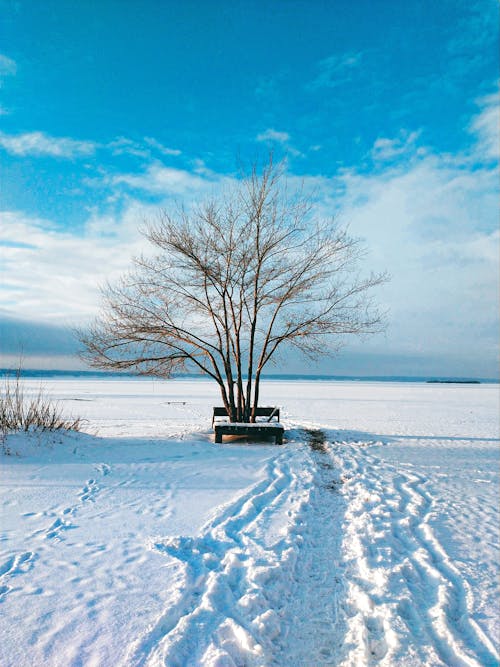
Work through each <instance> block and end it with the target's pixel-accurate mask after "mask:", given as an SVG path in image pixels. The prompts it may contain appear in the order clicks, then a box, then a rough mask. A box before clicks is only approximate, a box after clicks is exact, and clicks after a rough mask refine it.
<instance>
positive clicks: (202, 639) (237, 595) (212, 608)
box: [126, 451, 309, 667]
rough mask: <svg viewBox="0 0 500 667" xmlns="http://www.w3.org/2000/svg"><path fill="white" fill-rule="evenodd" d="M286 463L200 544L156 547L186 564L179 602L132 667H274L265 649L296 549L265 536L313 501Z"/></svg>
mask: <svg viewBox="0 0 500 667" xmlns="http://www.w3.org/2000/svg"><path fill="white" fill-rule="evenodd" d="M289 457H290V453H289V452H287V451H284V452H283V453H282V454H281V455H278V456H277V457H275V458H274V459H273V460H272V461H271V462H270V463H269V464H268V466H267V473H266V477H265V479H264V480H262V481H260V482H258V483H257V484H255V485H254V486H253V487H252V488H251V489H250V490H249V491H248V492H247V493H244V494H243V495H241V496H240V497H239V498H237V499H236V500H235V501H233V502H231V503H229V504H228V505H226V506H225V508H224V509H223V510H222V511H221V512H219V514H218V515H217V516H216V517H215V518H214V519H212V520H211V521H210V522H209V523H208V524H207V525H206V526H205V527H204V529H202V531H201V535H200V536H199V537H175V538H166V539H164V540H160V541H156V542H155V543H154V544H153V545H152V548H153V549H155V550H157V551H159V552H161V553H165V554H168V555H169V556H171V557H173V558H175V559H177V560H178V561H179V562H180V563H181V564H182V566H183V579H184V580H183V582H182V586H181V589H180V590H179V593H178V598H177V600H176V601H175V602H174V603H173V604H172V605H171V606H170V607H169V608H168V609H167V610H166V611H165V612H164V613H163V614H162V615H161V616H160V618H158V619H157V621H156V623H155V624H154V625H153V626H152V627H151V628H150V630H149V631H148V632H147V633H146V634H145V635H144V636H143V637H141V638H140V639H139V640H138V641H137V642H135V643H134V645H132V646H131V649H130V651H129V655H128V658H127V660H126V664H127V665H137V666H138V665H153V664H154V665H158V664H163V665H169V667H170V666H171V667H174V666H175V665H184V666H187V665H193V666H194V665H201V664H212V663H213V662H216V661H217V660H222V662H221V663H220V664H228V665H231V664H236V665H247V664H252V665H269V659H268V658H266V657H265V655H266V648H270V642H272V639H273V638H274V637H276V636H277V635H278V634H279V632H280V619H279V615H278V613H277V612H276V611H275V610H276V609H277V608H278V607H279V603H280V600H281V598H282V593H283V590H282V586H281V581H280V574H281V568H282V566H283V564H284V563H286V562H287V560H289V559H291V558H293V555H294V548H293V546H292V542H291V539H290V538H291V535H290V531H288V530H284V531H282V535H281V536H279V537H277V539H276V540H275V541H274V542H273V543H272V544H266V539H267V540H268V539H269V538H268V532H267V529H268V528H269V526H270V524H272V520H273V516H276V515H277V514H278V515H286V516H287V517H288V520H289V521H290V522H291V521H293V517H294V516H295V515H296V514H297V513H298V512H299V511H300V507H301V506H302V504H303V502H304V501H305V500H306V499H307V497H308V495H309V490H308V488H307V473H306V474H305V475H304V480H299V479H298V476H297V475H296V474H295V473H294V472H292V469H291V467H290V463H289V461H288V459H289ZM287 505H288V508H287ZM292 539H293V536H292ZM265 644H267V646H266V645H265ZM224 661H225V662H224Z"/></svg>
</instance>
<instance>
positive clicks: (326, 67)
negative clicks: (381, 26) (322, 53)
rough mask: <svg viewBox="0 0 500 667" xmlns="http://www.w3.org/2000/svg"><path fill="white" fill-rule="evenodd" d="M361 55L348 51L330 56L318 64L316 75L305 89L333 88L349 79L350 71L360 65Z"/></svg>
mask: <svg viewBox="0 0 500 667" xmlns="http://www.w3.org/2000/svg"><path fill="white" fill-rule="evenodd" d="M362 58H363V54H362V53H361V52H354V51H350V52H347V53H343V54H340V55H334V56H330V57H329V58H325V59H324V60H321V61H320V62H319V63H318V75H317V76H316V78H315V79H313V81H311V82H310V83H309V84H308V85H307V89H309V90H316V89H318V88H334V87H335V86H338V85H340V84H342V83H345V82H346V81H347V80H349V79H350V77H351V75H352V71H353V70H354V69H356V68H357V67H359V66H360V65H361V62H362Z"/></svg>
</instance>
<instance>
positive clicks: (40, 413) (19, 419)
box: [0, 371, 81, 433]
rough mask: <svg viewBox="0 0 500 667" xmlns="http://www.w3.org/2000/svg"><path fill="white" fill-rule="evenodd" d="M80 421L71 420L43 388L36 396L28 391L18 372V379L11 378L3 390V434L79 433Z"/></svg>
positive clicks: (0, 429)
mask: <svg viewBox="0 0 500 667" xmlns="http://www.w3.org/2000/svg"><path fill="white" fill-rule="evenodd" d="M80 426H81V419H80V417H77V418H70V419H67V418H65V417H64V416H63V414H62V411H61V409H60V407H59V405H58V403H57V402H54V401H53V400H52V399H51V398H49V397H48V396H47V395H46V394H45V393H44V391H43V388H42V387H40V388H39V389H38V391H37V392H36V393H35V394H33V395H27V394H26V393H25V391H24V387H23V383H22V382H21V378H20V371H17V373H16V376H15V378H9V377H7V378H6V379H5V381H4V385H3V387H2V388H1V389H0V432H2V433H9V432H13V431H59V430H72V431H79V430H80Z"/></svg>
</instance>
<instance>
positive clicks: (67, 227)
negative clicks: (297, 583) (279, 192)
mask: <svg viewBox="0 0 500 667" xmlns="http://www.w3.org/2000/svg"><path fill="white" fill-rule="evenodd" d="M498 14H499V9H498V3H497V2H496V0H481V1H480V2H470V1H467V2H460V1H458V0H453V1H446V0H445V1H442V2H435V1H429V2H423V1H416V0H407V1H406V2H396V1H391V2H389V1H387V2H384V1H383V0H380V1H379V2H376V3H374V2H368V1H367V2H363V1H361V0H358V1H356V2H352V1H351V2H343V1H332V0H329V1H325V2H322V1H320V0H308V1H307V2H302V1H300V2H299V1H293V0H288V1H286V2H285V1H281V2H280V1H279V0H274V1H273V2H270V1H266V2H264V1H261V2H250V1H249V0H247V1H244V2H243V1H241V2H237V1H234V0H233V1H231V2H229V1H228V2H225V1H223V0H219V1H218V2H215V1H213V2H211V1H208V0H207V2H200V1H199V0H197V1H196V2H189V1H183V2H181V1H180V0H179V1H175V2H174V1H171V2H168V1H163V2H159V1H158V2H153V1H149V2H148V1H143V2H137V1H132V0H125V1H111V0H102V2H100V3H93V2H81V1H80V0H75V1H71V0H65V1H64V2H63V1H62V0H59V1H57V2H50V1H45V2H43V3H42V2H39V3H38V2H23V1H22V0H21V1H17V0H16V1H15V2H14V1H12V2H10V1H8V0H0V15H1V21H0V216H1V218H0V223H1V236H0V252H1V261H2V268H1V272H2V286H1V287H0V333H1V334H2V341H3V343H2V350H1V351H2V353H3V355H4V356H3V358H4V360H5V361H9V360H10V359H12V358H13V357H15V356H16V355H18V354H19V350H20V348H22V349H23V351H24V355H25V357H26V358H27V360H28V361H29V362H30V363H32V364H33V365H35V364H36V365H48V366H52V367H64V366H67V365H71V364H73V363H74V361H73V359H72V350H73V349H74V348H73V344H72V342H71V341H70V340H69V335H68V333H67V328H68V327H70V326H72V325H73V324H81V323H84V322H86V321H88V320H89V319H90V318H91V317H92V316H93V315H94V314H95V313H96V312H97V309H98V303H99V297H98V289H97V287H98V285H99V284H103V283H104V282H105V281H106V280H108V279H111V280H112V279H113V278H115V277H117V276H118V275H120V274H121V272H123V271H124V270H125V269H126V268H127V266H128V264H129V261H130V257H131V256H132V255H133V254H137V252H139V251H140V250H141V249H142V248H143V245H144V244H143V241H142V240H141V238H140V237H139V235H138V233H137V227H138V225H140V224H141V223H142V222H143V220H144V219H148V218H151V217H152V216H154V215H155V213H156V212H157V210H158V208H159V207H162V206H167V207H168V206H169V205H170V204H171V202H172V201H173V200H174V199H175V200H179V199H180V200H183V199H186V200H189V201H191V200H193V199H199V198H203V197H204V196H207V195H208V194H211V193H212V192H217V190H218V189H220V187H222V186H223V184H224V183H227V182H228V181H231V180H232V179H234V178H237V177H238V163H239V160H242V161H243V162H246V163H247V164H248V163H250V162H251V161H252V160H254V159H263V158H265V156H266V154H267V152H268V151H269V150H270V149H273V150H274V151H275V152H276V154H277V155H278V156H286V158H287V162H288V174H289V177H290V180H291V181H292V182H293V181H294V179H296V178H299V177H300V178H301V179H302V180H303V182H304V184H305V186H306V188H309V187H310V188H311V189H314V192H315V196H316V198H317V206H318V212H319V213H321V214H325V215H329V214H331V213H334V214H336V215H338V216H339V218H340V220H341V221H342V222H345V223H346V224H349V225H350V228H351V231H352V232H353V233H354V234H356V235H360V236H363V237H364V238H365V239H366V240H367V244H368V247H369V251H370V252H369V255H368V257H367V260H366V262H367V266H368V267H369V268H373V269H375V270H384V269H387V270H388V271H389V272H390V273H391V275H392V281H391V283H390V284H389V285H387V286H386V287H384V288H383V289H382V290H380V292H379V295H378V296H379V301H380V302H381V304H382V306H383V307H385V308H387V309H388V310H389V327H388V329H387V332H386V334H385V335H382V336H377V337H375V338H373V339H370V340H367V341H363V342H362V343H360V342H350V343H349V344H348V346H347V348H346V351H345V352H344V353H343V355H342V356H341V357H340V358H338V359H337V360H333V361H329V362H324V363H322V364H321V365H320V366H319V367H318V368H317V370H321V371H325V372H326V371H328V372H332V373H335V372H339V373H349V372H352V373H354V374H359V373H362V374H370V373H374V374H382V373H387V374H406V375H418V374H435V375H440V374H441V375H479V376H489V377H494V376H497V375H498V343H497V340H498V315H497V310H498V309H497V303H498V301H497V300H498V212H497V206H498V205H497V197H498V148H499V142H498V113H499V111H498V110H499V102H498V80H499V63H498V19H499V16H498ZM291 363H292V365H293V366H294V369H295V368H296V369H297V370H302V369H303V368H304V367H303V366H301V365H300V363H299V362H298V361H295V360H291ZM364 371H366V372H364Z"/></svg>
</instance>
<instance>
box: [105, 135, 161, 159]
mask: <svg viewBox="0 0 500 667" xmlns="http://www.w3.org/2000/svg"><path fill="white" fill-rule="evenodd" d="M106 148H107V149H108V150H110V151H111V153H112V155H132V156H134V157H138V158H143V159H144V158H149V157H151V153H150V151H149V149H148V148H145V147H144V146H143V145H142V144H140V143H138V142H137V141H133V140H132V139H128V138H127V137H116V139H113V141H110V142H109V144H107V146H106Z"/></svg>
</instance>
